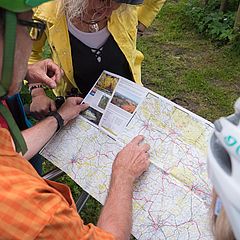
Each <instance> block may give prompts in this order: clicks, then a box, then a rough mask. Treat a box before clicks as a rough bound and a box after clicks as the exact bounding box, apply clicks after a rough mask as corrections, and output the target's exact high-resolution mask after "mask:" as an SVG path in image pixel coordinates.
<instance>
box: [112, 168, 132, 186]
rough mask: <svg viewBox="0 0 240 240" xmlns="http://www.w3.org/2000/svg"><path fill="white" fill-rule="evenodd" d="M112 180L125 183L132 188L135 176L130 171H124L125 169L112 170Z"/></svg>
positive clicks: (119, 183) (118, 183)
mask: <svg viewBox="0 0 240 240" xmlns="http://www.w3.org/2000/svg"><path fill="white" fill-rule="evenodd" d="M112 181H113V182H114V183H115V184H117V185H126V186H128V187H130V188H133V185H134V182H135V177H134V176H133V175H131V174H130V173H126V171H121V170H113V171H112Z"/></svg>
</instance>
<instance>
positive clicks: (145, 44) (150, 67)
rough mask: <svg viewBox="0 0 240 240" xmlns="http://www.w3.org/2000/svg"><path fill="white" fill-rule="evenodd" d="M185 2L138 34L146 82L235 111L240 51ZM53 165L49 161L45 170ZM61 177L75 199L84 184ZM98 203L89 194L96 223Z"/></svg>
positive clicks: (210, 112)
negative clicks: (212, 32) (194, 17)
mask: <svg viewBox="0 0 240 240" xmlns="http://www.w3.org/2000/svg"><path fill="white" fill-rule="evenodd" d="M186 7H187V6H186V1H184V0H181V1H179V2H178V1H173V0H171V1H168V2H167V3H166V4H165V6H164V7H163V9H162V10H161V12H160V13H159V15H158V16H157V18H156V20H155V21H154V23H153V25H152V26H151V27H150V28H149V29H148V30H147V32H146V34H145V35H144V36H142V37H141V38H140V39H139V41H138V48H139V49H140V50H141V51H142V52H143V53H144V55H145V60H144V63H143V68H142V70H143V71H142V72H143V73H142V78H143V82H144V85H145V86H146V87H148V88H150V89H152V90H153V91H155V92H157V93H159V94H160V95H163V96H165V97H167V98H169V99H175V100H176V102H177V103H178V104H180V105H182V106H183V107H185V108H187V109H189V110H191V111H193V112H195V113H197V114H199V115H201V116H202V117H204V118H207V119H208V120H210V121H213V120H214V119H217V118H219V117H220V116H223V115H228V114H230V113H232V112H233V103H234V102H235V100H236V99H237V98H238V96H239V90H240V75H239V70H240V61H239V56H237V55H235V53H234V52H233V51H232V50H231V47H230V46H228V45H224V46H223V47H221V48H219V47H218V46H216V45H215V44H214V43H212V42H211V41H210V40H209V39H207V38H206V37H205V36H204V37H203V36H201V35H199V34H198V33H197V32H196V31H195V30H196V29H195V27H194V26H193V25H191V21H190V20H189V18H188V17H187V16H186V14H185V13H186ZM26 94H27V93H26V92H25V93H23V95H24V97H25V99H28V98H27V96H26ZM26 101H28V100H26ZM50 165H51V164H50V163H48V162H47V161H46V162H45V166H44V167H45V170H46V169H47V170H49V169H50ZM61 181H62V182H65V183H67V184H68V185H69V186H70V187H71V190H72V192H73V196H74V198H75V199H76V198H77V196H78V195H79V193H80V192H81V188H80V187H78V186H77V185H76V184H75V183H74V182H73V181H72V180H71V179H70V178H69V177H67V176H64V177H63V178H61ZM100 208H101V206H100V204H99V203H97V202H96V201H95V200H94V199H92V198H91V199H89V200H88V202H87V204H86V206H85V208H84V209H83V211H82V213H81V216H82V217H83V218H84V220H85V222H86V223H88V222H94V223H96V219H97V217H98V214H99V212H100Z"/></svg>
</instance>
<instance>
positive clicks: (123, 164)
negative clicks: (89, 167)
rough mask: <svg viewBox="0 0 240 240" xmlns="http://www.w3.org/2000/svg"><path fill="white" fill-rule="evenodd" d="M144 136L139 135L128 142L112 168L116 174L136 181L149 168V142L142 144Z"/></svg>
mask: <svg viewBox="0 0 240 240" xmlns="http://www.w3.org/2000/svg"><path fill="white" fill-rule="evenodd" d="M143 139H144V137H143V136H141V135H139V136H137V137H135V138H134V139H133V140H132V141H131V142H130V143H128V144H127V145H126V146H125V147H124V148H123V149H122V150H121V151H120V152H119V153H118V155H117V157H116V159H115V161H114V163H113V168H112V173H113V176H114V175H122V176H123V177H125V178H127V177H129V178H130V180H131V181H132V182H134V181H135V180H136V179H137V178H138V177H139V176H140V175H142V173H143V172H144V171H146V170H147V168H148V166H149V164H150V161H149V153H148V151H149V149H150V146H149V145H148V144H141V143H142V141H143Z"/></svg>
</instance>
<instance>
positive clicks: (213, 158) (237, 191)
mask: <svg viewBox="0 0 240 240" xmlns="http://www.w3.org/2000/svg"><path fill="white" fill-rule="evenodd" d="M214 125H215V130H214V131H213V133H212V136H211V138H210V141H209V150H208V174H209V177H210V179H211V181H212V184H213V186H214V188H215V190H216V192H217V194H218V196H219V198H220V199H221V201H222V204H223V206H224V209H225V211H226V214H227V216H228V220H229V222H230V224H231V227H232V230H233V232H234V236H235V238H236V239H240V98H239V99H238V100H237V102H236V103H235V114H233V115H231V116H229V117H227V118H223V117H222V118H220V119H219V120H217V121H216V122H215V123H214Z"/></svg>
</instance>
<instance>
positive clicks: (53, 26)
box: [29, 0, 165, 96]
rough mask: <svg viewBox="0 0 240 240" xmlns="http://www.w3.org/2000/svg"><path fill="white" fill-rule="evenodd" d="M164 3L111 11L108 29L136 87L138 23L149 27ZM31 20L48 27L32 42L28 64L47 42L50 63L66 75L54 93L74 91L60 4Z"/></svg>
mask: <svg viewBox="0 0 240 240" xmlns="http://www.w3.org/2000/svg"><path fill="white" fill-rule="evenodd" d="M164 2H165V0H145V2H144V4H143V5H141V6H134V5H126V4H122V5H120V7H119V8H118V9H117V10H115V11H113V13H112V15H111V17H110V19H109V21H108V30H109V31H110V33H111V34H112V36H113V38H114V40H115V41H116V43H117V44H118V46H119V47H120V49H121V51H122V52H123V54H124V55H125V57H126V59H127V61H128V63H129V66H130V69H131V71H132V74H133V77H134V80H135V82H136V83H139V84H141V63H142V61H143V54H142V53H141V52H140V51H138V50H137V49H136V40H137V25H138V21H139V22H141V23H143V24H144V25H145V26H146V27H148V26H149V25H150V24H151V22H152V21H153V19H154V18H155V16H156V14H157V13H158V11H159V10H160V9H161V7H162V6H163V4H164ZM34 18H35V19H39V20H42V21H44V22H45V23H46V25H47V28H46V31H45V34H44V35H43V36H42V38H41V39H40V40H38V41H34V43H33V50H32V54H31V57H30V60H29V63H30V64H32V63H34V62H37V61H39V60H41V59H42V50H43V47H44V45H45V42H46V40H47V41H48V43H49V45H50V49H51V51H52V59H53V61H54V62H55V63H56V64H58V65H59V66H60V67H61V68H62V69H63V70H64V73H65V75H64V77H63V80H62V81H61V82H60V84H59V85H58V87H57V88H56V89H55V90H54V93H55V94H56V95H62V96H64V95H65V93H66V91H67V90H70V89H71V88H72V87H76V88H77V85H76V83H75V81H74V77H73V76H74V74H73V67H72V56H71V47H70V41H69V36H68V28H67V21H66V17H65V15H64V13H63V12H62V11H61V6H60V4H59V1H53V2H48V3H45V4H43V5H41V6H40V7H38V8H36V10H35V14H34Z"/></svg>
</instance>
